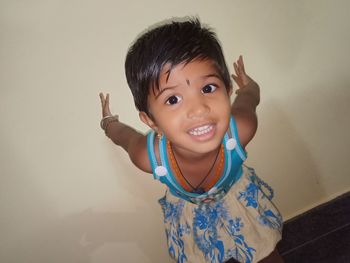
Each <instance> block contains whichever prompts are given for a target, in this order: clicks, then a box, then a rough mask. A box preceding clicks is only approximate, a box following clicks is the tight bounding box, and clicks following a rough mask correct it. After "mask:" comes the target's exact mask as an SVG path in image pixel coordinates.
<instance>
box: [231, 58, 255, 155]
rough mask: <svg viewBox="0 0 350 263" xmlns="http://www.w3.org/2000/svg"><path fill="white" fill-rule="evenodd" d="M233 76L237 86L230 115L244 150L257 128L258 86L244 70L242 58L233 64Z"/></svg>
mask: <svg viewBox="0 0 350 263" xmlns="http://www.w3.org/2000/svg"><path fill="white" fill-rule="evenodd" d="M233 66H234V69H235V73H236V74H235V75H234V74H232V78H233V79H234V81H235V82H236V83H237V85H238V90H237V91H236V94H237V96H236V98H235V100H234V101H233V103H232V107H231V113H232V114H233V116H234V117H235V120H236V123H237V130H238V137H239V140H240V142H241V145H242V147H243V148H244V147H245V146H246V145H247V144H248V143H249V142H250V141H251V139H253V137H254V135H255V133H256V130H257V127H258V119H257V116H256V106H258V104H259V102H260V88H259V85H258V84H257V83H256V82H255V81H254V80H252V79H251V78H250V77H249V76H248V75H247V74H246V73H245V69H244V63H243V58H242V56H240V57H239V59H238V60H237V62H235V63H234V64H233Z"/></svg>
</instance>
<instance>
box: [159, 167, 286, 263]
mask: <svg viewBox="0 0 350 263" xmlns="http://www.w3.org/2000/svg"><path fill="white" fill-rule="evenodd" d="M261 186H264V187H265V188H266V189H267V190H269V186H268V185H267V184H265V183H264V182H263V181H262V180H261V179H260V178H258V177H257V176H256V175H255V174H254V173H252V171H250V173H249V175H247V176H246V177H245V179H244V181H243V183H242V185H241V186H240V187H239V188H237V189H236V190H235V191H234V192H232V194H231V193H230V194H229V196H230V199H227V196H225V197H224V198H222V199H220V200H213V201H209V202H203V203H200V204H192V203H189V202H187V201H185V200H182V199H181V198H175V197H171V196H170V199H168V198H167V195H166V196H165V197H164V198H162V199H160V200H159V203H160V204H161V206H162V209H163V213H164V223H165V229H166V236H167V240H168V249H169V254H170V255H171V257H173V258H174V259H176V260H177V262H178V263H185V262H204V261H205V262H213V263H214V262H225V261H226V260H228V259H230V258H234V259H236V260H238V261H239V262H245V263H253V262H257V261H258V260H259V258H258V257H257V253H258V250H259V247H260V244H259V243H256V242H265V241H266V240H265V239H261V241H253V240H255V239H250V235H255V234H256V232H255V231H256V230H257V228H258V229H261V230H259V231H263V233H266V235H267V236H268V237H269V239H270V238H271V241H270V240H268V241H266V242H271V243H272V245H271V246H274V245H275V244H276V242H277V241H278V240H279V238H280V232H281V228H282V218H281V215H280V214H279V212H278V210H277V209H276V208H275V207H274V205H273V204H272V203H271V201H270V198H272V195H273V194H271V192H270V195H267V194H265V193H264V192H263V189H262V187H261ZM232 198H233V200H232ZM233 203H235V205H234V206H232V204H233ZM233 207H235V208H233ZM236 209H238V210H239V211H236ZM246 211H247V212H246ZM242 212H243V213H247V214H246V215H245V216H243V217H242V216H241V213H242ZM236 214H237V215H236ZM247 216H248V218H249V219H247ZM254 220H255V223H253V222H254ZM252 223H253V224H255V225H256V226H255V227H254V230H251V226H250V224H252ZM262 229H266V230H262ZM268 229H270V230H268ZM252 231H253V232H252ZM270 233H271V234H272V233H275V234H272V235H273V236H274V237H271V234H270ZM264 235H265V234H264ZM258 240H259V239H258ZM252 242H253V243H252ZM254 242H255V243H254ZM201 253H202V254H201ZM198 257H199V258H200V259H198ZM260 259H261V257H260Z"/></svg>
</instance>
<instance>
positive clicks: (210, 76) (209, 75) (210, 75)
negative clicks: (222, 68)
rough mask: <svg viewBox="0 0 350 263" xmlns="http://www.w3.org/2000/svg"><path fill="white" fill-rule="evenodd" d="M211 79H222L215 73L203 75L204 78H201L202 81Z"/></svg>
mask: <svg viewBox="0 0 350 263" xmlns="http://www.w3.org/2000/svg"><path fill="white" fill-rule="evenodd" d="M212 77H214V78H217V79H219V80H221V79H222V78H221V77H220V76H219V75H218V74H215V73H213V74H208V75H204V76H202V77H201V78H202V79H207V78H212Z"/></svg>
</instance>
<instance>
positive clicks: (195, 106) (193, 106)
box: [187, 96, 210, 119]
mask: <svg viewBox="0 0 350 263" xmlns="http://www.w3.org/2000/svg"><path fill="white" fill-rule="evenodd" d="M209 112H210V107H209V105H208V104H207V103H206V100H205V98H203V97H202V96H200V97H199V98H192V99H191V100H190V101H189V109H188V114H187V116H188V118H190V119H201V118H203V117H205V116H206V115H207V114H208V113H209Z"/></svg>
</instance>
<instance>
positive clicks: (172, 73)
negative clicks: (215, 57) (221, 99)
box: [152, 59, 221, 94]
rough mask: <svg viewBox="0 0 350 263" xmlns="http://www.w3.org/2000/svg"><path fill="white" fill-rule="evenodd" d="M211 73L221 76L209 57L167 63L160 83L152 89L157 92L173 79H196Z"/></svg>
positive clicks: (161, 74) (161, 72) (161, 73)
mask: <svg viewBox="0 0 350 263" xmlns="http://www.w3.org/2000/svg"><path fill="white" fill-rule="evenodd" d="M210 75H216V76H217V77H220V78H221V76H220V74H219V70H218V67H217V65H216V63H215V62H214V61H212V60H209V59H196V60H192V61H190V62H182V63H180V64H177V65H171V64H170V63H167V64H165V65H164V66H163V68H162V69H161V71H160V74H159V79H158V82H157V84H158V85H154V86H155V87H152V90H153V92H154V93H155V94H156V93H158V92H159V90H160V89H162V87H163V86H164V85H167V84H169V83H171V82H173V81H181V80H186V81H195V80H197V79H202V78H205V77H207V76H210Z"/></svg>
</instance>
